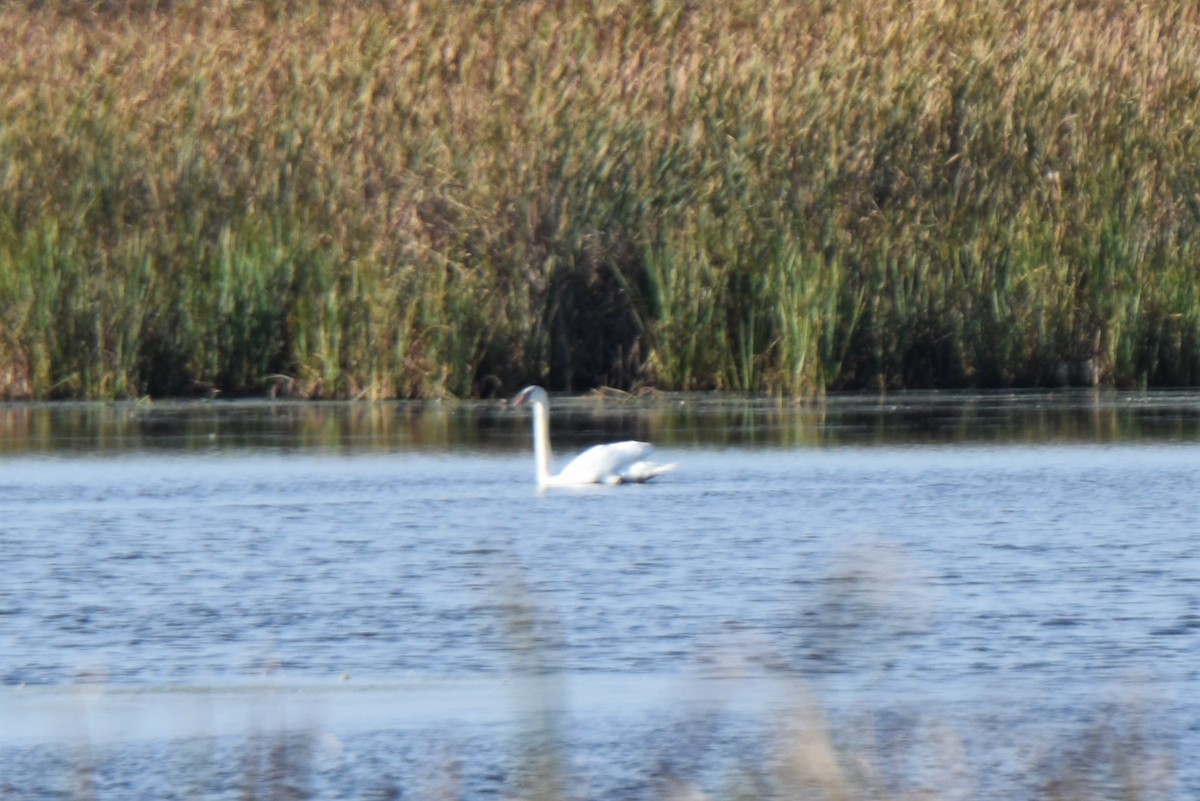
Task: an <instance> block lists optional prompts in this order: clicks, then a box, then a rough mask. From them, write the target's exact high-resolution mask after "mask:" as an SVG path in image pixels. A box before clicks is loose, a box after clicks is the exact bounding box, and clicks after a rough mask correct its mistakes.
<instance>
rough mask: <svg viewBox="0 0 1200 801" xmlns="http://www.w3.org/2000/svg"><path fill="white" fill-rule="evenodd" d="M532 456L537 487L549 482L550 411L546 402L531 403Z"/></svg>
mask: <svg viewBox="0 0 1200 801" xmlns="http://www.w3.org/2000/svg"><path fill="white" fill-rule="evenodd" d="M533 456H534V459H535V460H536V461H537V481H538V486H539V487H544V486H546V485H547V484H549V483H550V413H549V411H548V410H547V409H546V404H544V403H541V402H537V403H534V404H533Z"/></svg>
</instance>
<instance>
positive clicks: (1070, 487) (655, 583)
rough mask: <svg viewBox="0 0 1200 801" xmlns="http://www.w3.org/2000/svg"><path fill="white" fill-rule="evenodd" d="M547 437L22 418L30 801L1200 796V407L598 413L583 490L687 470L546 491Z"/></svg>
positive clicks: (471, 419)
mask: <svg viewBox="0 0 1200 801" xmlns="http://www.w3.org/2000/svg"><path fill="white" fill-rule="evenodd" d="M527 426H528V421H527V420H526V419H525V418H524V417H523V416H521V415H519V414H516V413H514V412H512V411H510V410H507V409H505V408H503V406H501V405H498V404H477V405H444V406H409V405H379V406H348V405H336V404H330V405H287V404H285V405H274V404H254V403H250V404H226V405H221V404H195V405H189V404H177V405H173V404H167V405H156V406H144V405H128V406H125V405H116V406H100V405H77V406H72V405H67V406H19V405H18V406H8V407H3V408H0V432H3V433H4V446H3V451H2V452H3V462H2V463H0V465H2V466H0V519H2V520H3V523H2V524H0V553H2V556H3V567H2V573H0V575H2V579H0V765H3V766H4V771H3V774H4V775H3V776H2V777H0V798H8V797H12V798H21V799H36V798H98V799H123V798H132V797H137V798H221V799H223V798H230V799H232V798H244V797H248V796H249V797H264V798H271V797H289V796H288V793H289V792H290V793H292V796H291V797H295V796H296V795H297V794H298V795H300V796H301V797H304V796H306V795H308V796H311V797H320V798H388V797H401V796H403V797H415V798H434V797H437V798H441V797H446V796H447V795H449V796H452V797H453V796H457V795H461V796H462V797H468V798H488V797H511V796H513V795H515V794H518V793H519V792H520V791H521V788H523V787H527V785H528V783H529V782H531V781H535V779H533V778H530V777H531V776H533V777H540V778H536V781H538V782H540V783H541V784H542V785H546V784H550V785H551V786H553V781H552V778H547V777H553V776H556V775H558V776H562V777H563V778H562V781H563V783H564V785H565V786H566V787H567V792H568V793H569V795H570V796H571V797H583V798H614V799H616V798H621V799H624V798H659V797H663V796H664V794H666V793H668V791H670V790H671V789H672V788H677V787H678V786H680V783H681V782H686V783H690V784H693V785H696V786H698V787H700V788H702V789H704V790H705V791H707V792H709V793H712V794H714V795H716V796H717V797H727V796H728V795H730V794H731V787H732V786H733V784H735V783H736V782H739V781H740V782H742V783H743V784H744V785H747V786H754V787H756V788H758V789H757V790H756V792H755V794H756V795H770V794H771V793H772V792H777V793H778V794H779V795H781V796H787V795H789V793H788V792H787V786H788V785H787V776H789V775H795V774H794V772H793V774H788V773H787V770H785V769H782V768H780V767H779V766H780V765H786V764H790V763H788V759H789V755H791V756H792V757H794V756H795V755H796V754H797V753H810V752H813V749H814V748H816V746H814V745H813V742H814V740H813V737H816V738H817V740H816V741H817V742H824V740H823V739H822V738H824V737H826V736H827V737H828V738H830V740H831V744H832V747H834V748H835V749H837V750H838V751H839V753H841V754H843V756H844V757H850V756H853V757H854V758H856V759H859V760H862V761H865V762H867V763H869V764H871V765H873V769H874V770H875V771H876V772H877V774H878V777H879V779H878V780H879V781H881V782H882V783H883V784H884V786H885V787H886V788H887V789H888V790H889V791H891V792H894V793H897V794H900V793H905V792H916V791H918V790H920V789H921V788H928V789H930V790H931V791H932V792H934V793H935V795H936V797H938V798H964V799H966V798H971V799H975V798H1014V797H1015V798H1020V797H1045V796H1046V793H1048V792H1049V791H1048V790H1047V787H1050V786H1051V785H1052V783H1053V782H1055V781H1060V782H1061V781H1068V780H1071V781H1079V780H1082V779H1080V777H1081V776H1083V777H1087V779H1088V780H1089V781H1091V782H1093V783H1094V787H1096V788H1099V789H1097V790H1096V794H1095V795H1094V796H1093V797H1111V793H1115V792H1116V791H1115V790H1114V789H1113V787H1115V786H1116V785H1119V784H1120V783H1121V782H1123V781H1126V778H1125V777H1126V774H1128V773H1132V774H1134V775H1135V776H1136V779H1137V781H1136V783H1137V786H1138V788H1139V790H1140V791H1141V792H1142V794H1143V795H1141V796H1139V797H1146V798H1159V797H1162V798H1190V797H1195V796H1196V795H1197V793H1198V792H1200V769H1198V768H1197V766H1196V765H1194V764H1192V763H1193V761H1194V760H1191V759H1189V757H1188V755H1189V754H1195V753H1198V752H1200V733H1198V730H1197V727H1196V725H1195V721H1196V720H1198V719H1200V702H1198V701H1197V700H1196V698H1197V697H1200V696H1198V693H1197V692H1196V691H1197V689H1200V682H1198V671H1200V668H1198V667H1197V661H1196V659H1195V655H1196V653H1197V646H1198V645H1200V642H1198V641H1200V593H1198V590H1200V583H1198V582H1200V548H1198V547H1197V545H1196V539H1195V532H1196V530H1197V521H1198V520H1200V494H1198V493H1197V492H1196V488H1197V487H1198V486H1200V398H1198V397H1197V396H1194V395H1189V394H1158V395H1132V396H1124V395H1119V394H1112V393H1099V394H1096V393H1067V394H1065V395H1062V394H1059V395H1045V394H1032V393H1031V394H1020V395H973V396H961V395H906V396H902V397H900V398H888V399H883V400H880V399H876V398H869V399H868V398H859V397H848V398H835V399H833V400H831V401H830V402H829V403H828V404H824V405H821V406H799V407H795V406H787V405H779V404H774V403H768V402H754V403H752V402H733V401H728V400H725V401H720V402H718V401H714V400H709V399H703V398H672V399H665V400H664V399H659V400H653V401H643V402H637V403H627V402H617V401H613V400H610V401H605V402H597V401H578V402H574V403H571V404H567V405H565V406H564V405H559V406H556V410H555V412H554V415H553V433H554V438H555V444H556V447H557V449H558V453H559V454H560V455H566V454H567V452H568V451H571V452H573V451H576V450H579V449H580V448H582V447H583V446H584V445H585V444H587V443H589V442H593V441H597V440H601V439H606V438H612V437H622V438H625V437H635V436H636V437H638V438H647V439H651V440H652V441H655V442H657V443H659V445H660V450H659V454H658V455H659V457H660V459H662V460H664V461H678V462H679V463H680V467H679V469H678V470H677V471H676V472H675V473H672V474H670V475H668V476H665V477H663V478H662V479H660V480H658V481H657V482H655V483H652V484H649V485H645V486H634V487H619V488H596V489H593V490H583V491H555V492H548V493H545V494H539V493H537V492H536V490H535V488H534V486H533V465H532V456H531V454H530V452H529V445H528V436H529V435H528V429H527ZM814 721H820V722H814ZM805 723H807V728H806V729H805V731H806V732H807V735H801V734H797V733H796V731H797V729H798V728H803V727H802V724H805ZM814 732H815V734H814ZM802 736H807V737H808V739H797V738H800V737H802ZM798 742H804V743H806V745H805V746H804V748H803V749H801V748H800V746H798V745H796V743H798ZM535 746H536V747H535ZM818 750H819V749H818ZM1098 765H1099V766H1102V767H1097V766H1098ZM793 767H794V766H793ZM1125 768H1128V769H1129V770H1127V771H1125V772H1124V773H1123V772H1122V771H1123V770H1124V769H1125ZM827 778H828V776H826V779H827ZM1110 785H1111V786H1110ZM793 789H794V788H793ZM790 795H792V796H794V795H795V793H794V792H793V793H790Z"/></svg>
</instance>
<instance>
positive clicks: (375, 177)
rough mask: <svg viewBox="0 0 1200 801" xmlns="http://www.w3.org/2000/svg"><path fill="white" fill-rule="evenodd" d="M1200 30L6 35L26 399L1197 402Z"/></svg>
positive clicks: (914, 27)
mask: <svg viewBox="0 0 1200 801" xmlns="http://www.w3.org/2000/svg"><path fill="white" fill-rule="evenodd" d="M1198 22H1200V11H1197V9H1196V7H1195V6H1194V5H1193V4H1190V3H1185V2H1181V1H1180V0H1168V2H1162V3H1153V4H1141V5H1136V6H1133V5H1130V4H1128V3H1123V2H1119V1H1118V0H1094V1H1093V2H1063V3H1055V4H1049V5H1047V4H1041V3H1020V4H1017V5H1015V6H1014V5H1013V4H1011V3H1007V2H1001V0H986V2H981V3H976V2H963V1H962V0H917V2H913V3H908V4H905V5H904V6H903V8H897V9H895V10H893V11H891V12H881V11H880V9H879V7H878V5H877V4H875V3H872V2H869V0H849V1H848V2H840V3H825V4H822V3H790V2H782V1H776V0H769V1H768V2H766V3H762V2H754V3H749V2H740V1H739V2H720V3H716V2H714V3H699V4H674V3H663V4H641V3H623V2H616V0H602V2H598V3H577V2H567V3H549V2H528V3H526V2H522V3H500V4H483V5H477V4H462V3H457V2H449V0H427V1H426V2H414V3H403V4H377V3H346V4H343V3H319V2H290V3H287V2H284V3H241V2H229V3H221V4H211V3H190V2H180V3H153V2H149V3H147V2H125V3H121V2H117V3H91V2H71V1H66V2H59V3H8V4H5V5H4V7H3V8H2V9H0V40H3V41H4V42H5V43H6V44H5V50H6V56H5V58H4V60H3V63H0V98H2V99H0V164H2V165H3V169H2V172H0V394H2V395H4V396H7V397H39V398H68V397H69V398H85V397H86V398H111V397H123V396H141V395H146V394H150V395H181V394H188V393H191V392H195V391H209V390H221V391H223V392H225V393H226V394H238V393H243V394H244V393H250V394H260V393H264V392H267V393H275V394H284V395H288V396H292V397H305V398H324V397H371V398H389V397H442V396H460V397H462V396H488V395H491V394H496V393H499V392H507V391H511V390H512V389H515V388H516V387H518V386H520V384H522V383H528V382H530V381H538V382H540V383H543V384H545V385H547V386H548V387H550V388H552V389H558V390H562V389H571V390H581V389H587V388H590V387H594V386H598V385H610V386H617V387H622V388H626V389H628V388H636V387H640V386H647V385H652V386H656V387H659V388H663V389H672V390H708V389H712V390H749V391H756V392H764V391H765V392H772V393H779V394H808V393H819V392H823V391H825V390H829V389H850V388H872V389H880V388H896V387H908V388H911V387H934V386H936V387H966V386H972V387H997V386H1014V385H1027V386H1028V385H1059V384H1065V383H1075V384H1091V383H1096V382H1100V383H1112V384H1116V385H1121V386H1147V385H1152V386H1171V385H1185V384H1192V383H1195V381H1196V380H1197V375H1198V369H1200V351H1198V349H1197V343H1198V335H1200V300H1198V298H1197V286H1198V282H1197V280H1196V279H1197V275H1196V264H1197V263H1200V252H1198V250H1200V248H1198V244H1197V243H1198V239H1197V236H1196V222H1197V217H1198V215H1200V202H1198V195H1197V186H1200V180H1198V179H1200V174H1198V171H1200V168H1198V167H1197V165H1200V136H1198V135H1197V133H1196V132H1197V131H1198V130H1200V126H1198V125H1197V108H1200V106H1198V104H1197V96H1198V93H1200V65H1197V63H1196V60H1195V57H1194V56H1195V53H1196V52H1197V51H1198V50H1200V24H1197V23H1198Z"/></svg>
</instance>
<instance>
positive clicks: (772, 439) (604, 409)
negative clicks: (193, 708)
mask: <svg viewBox="0 0 1200 801" xmlns="http://www.w3.org/2000/svg"><path fill="white" fill-rule="evenodd" d="M527 426H528V422H527V420H526V419H525V416H524V415H523V414H520V413H519V412H518V411H517V410H515V409H512V408H510V407H508V405H507V403H506V402H504V401H499V402H473V401H464V402H430V403H417V402H398V403H375V404H368V403H351V402H347V403H304V402H267V401H230V402H221V401H204V402H130V403H109V404H79V403H65V404H6V405H0V452H7V453H13V454H15V453H28V452H53V451H65V452H71V451H76V452H87V453H97V452H99V453H112V452H119V451H128V450H147V449H153V450H180V451H211V450H213V449H217V448H219V449H242V448H249V449H264V448H265V449H280V450H289V451H303V450H310V449H323V450H339V451H394V450H423V451H446V450H494V451H503V450H509V449H515V448H519V447H524V444H525V441H526V438H527V437H528V428H527ZM554 433H555V437H556V438H557V439H560V440H562V441H564V442H572V441H575V440H578V441H580V442H583V441H587V440H589V439H602V438H606V437H632V438H637V439H645V440H650V441H652V442H655V443H658V444H660V445H662V446H670V447H817V446H838V445H907V444H971V443H987V444H1009V443H1012V444H1020V443H1045V442H1048V441H1054V442H1060V443H1108V442H1122V441H1131V440H1156V441H1195V440H1197V439H1200V394H1197V393H1194V392H1154V393H1124V392H1116V391H1103V390H1077V391H1063V392H1041V391H1037V392H1034V391H1030V392H1003V393H1000V392H997V393H960V392H947V393H938V392H920V393H901V394H894V395H888V396H876V395H831V396H829V397H827V398H825V399H823V400H821V401H810V402H791V401H780V400H773V399H749V398H741V397H737V396H729V395H652V396H649V397H645V398H630V397H624V396H622V397H611V396H610V397H598V396H589V397H574V398H556V399H555V401H554Z"/></svg>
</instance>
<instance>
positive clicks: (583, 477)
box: [513, 387, 675, 489]
mask: <svg viewBox="0 0 1200 801" xmlns="http://www.w3.org/2000/svg"><path fill="white" fill-rule="evenodd" d="M525 404H532V405H533V453H534V457H535V459H536V460H537V482H538V488H539V489H545V488H546V487H570V486H578V485H580V484H625V483H627V482H634V483H638V484H640V483H642V482H643V481H649V480H650V479H652V478H654V477H655V476H660V475H662V474H663V473H666V472H667V471H669V470H674V469H675V465H674V464H655V463H653V462H647V461H646V457H647V456H649V455H650V454H651V452H653V450H654V449H653V448H652V447H651V446H650V443H648V442H632V441H631V442H614V443H612V444H610V445H593V446H592V447H590V448H588V449H587V450H586V451H584V452H583V453H581V454H579V455H578V456H576V457H575V459H574V460H572V462H571V463H570V464H568V465H567V466H566V467H564V468H563V469H562V472H560V473H559V474H558V475H556V476H552V475H550V397H549V396H548V395H547V394H546V390H544V389H542V388H541V387H525V389H523V390H521V391H520V393H518V394H517V397H516V398H514V399H513V405H514V406H524V405H525Z"/></svg>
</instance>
